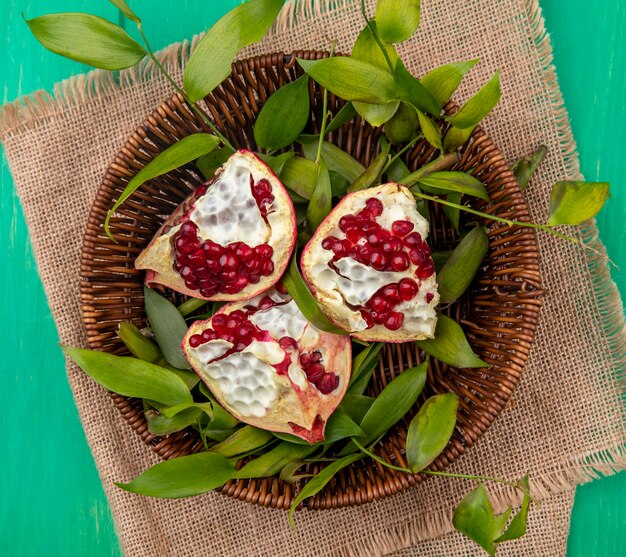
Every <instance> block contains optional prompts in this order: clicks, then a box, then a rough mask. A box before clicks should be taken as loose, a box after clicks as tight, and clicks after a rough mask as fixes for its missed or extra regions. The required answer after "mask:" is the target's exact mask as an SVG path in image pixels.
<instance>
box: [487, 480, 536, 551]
mask: <svg viewBox="0 0 626 557" xmlns="http://www.w3.org/2000/svg"><path fill="white" fill-rule="evenodd" d="M518 485H520V486H521V487H523V488H524V489H525V490H526V492H525V493H524V500H523V501H522V508H521V509H520V510H519V511H518V512H517V514H515V516H514V517H513V520H511V524H509V527H508V528H507V529H506V531H505V532H504V534H502V535H501V536H500V537H498V538H496V540H495V542H496V543H502V542H506V541H510V540H516V539H518V538H521V537H522V536H523V535H524V534H525V533H526V522H527V521H528V508H529V507H530V497H529V495H528V493H527V492H530V484H529V482H528V475H526V476H524V478H523V479H521V480H520V481H519V482H518Z"/></svg>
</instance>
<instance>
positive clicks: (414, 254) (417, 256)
mask: <svg viewBox="0 0 626 557" xmlns="http://www.w3.org/2000/svg"><path fill="white" fill-rule="evenodd" d="M409 258H410V259H411V263H413V264H414V265H421V264H422V263H424V261H426V254H425V253H424V251H423V250H422V249H419V248H413V249H410V250H409Z"/></svg>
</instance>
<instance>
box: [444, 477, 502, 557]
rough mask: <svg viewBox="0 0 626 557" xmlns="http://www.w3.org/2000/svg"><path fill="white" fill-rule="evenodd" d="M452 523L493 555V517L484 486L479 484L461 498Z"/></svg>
mask: <svg viewBox="0 0 626 557" xmlns="http://www.w3.org/2000/svg"><path fill="white" fill-rule="evenodd" d="M452 524H453V525H454V527H455V528H456V529H457V530H458V531H459V532H461V533H463V534H465V535H466V536H467V537H468V538H470V539H471V540H474V541H475V542H476V543H477V544H478V545H480V547H482V548H483V549H484V550H485V551H486V552H487V553H488V554H489V555H492V556H493V555H495V547H494V542H493V537H494V531H495V517H494V514H493V508H492V506H491V503H490V502H489V498H488V497H487V491H486V490H485V486H483V485H482V484H481V485H479V486H478V487H477V488H476V489H475V490H473V491H470V492H469V493H468V494H467V495H466V496H465V497H464V498H463V500H462V501H461V503H460V504H459V506H458V507H457V508H456V509H455V511H454V515H453V517H452Z"/></svg>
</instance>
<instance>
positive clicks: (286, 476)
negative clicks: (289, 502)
mask: <svg viewBox="0 0 626 557" xmlns="http://www.w3.org/2000/svg"><path fill="white" fill-rule="evenodd" d="M305 464H306V462H305V461H304V460H292V461H291V462H288V463H287V464H285V467H284V468H283V469H282V470H281V471H280V475H279V478H280V479H281V480H283V481H284V482H287V483H288V484H293V483H295V482H297V481H298V480H301V479H302V478H310V477H312V476H313V474H296V472H297V471H298V469H299V468H301V467H302V466H304V465H305Z"/></svg>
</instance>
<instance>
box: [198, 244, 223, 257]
mask: <svg viewBox="0 0 626 557" xmlns="http://www.w3.org/2000/svg"><path fill="white" fill-rule="evenodd" d="M202 249H204V255H205V257H206V258H207V259H219V258H220V257H221V256H222V254H223V253H224V248H223V247H222V246H220V245H219V244H216V243H215V242H211V240H207V241H206V242H205V243H204V247H203V248H202Z"/></svg>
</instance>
